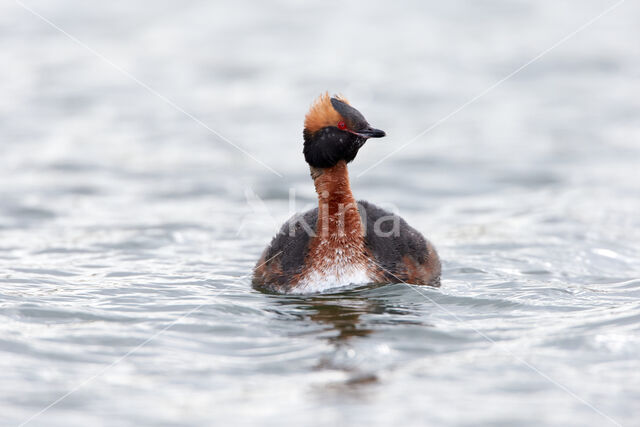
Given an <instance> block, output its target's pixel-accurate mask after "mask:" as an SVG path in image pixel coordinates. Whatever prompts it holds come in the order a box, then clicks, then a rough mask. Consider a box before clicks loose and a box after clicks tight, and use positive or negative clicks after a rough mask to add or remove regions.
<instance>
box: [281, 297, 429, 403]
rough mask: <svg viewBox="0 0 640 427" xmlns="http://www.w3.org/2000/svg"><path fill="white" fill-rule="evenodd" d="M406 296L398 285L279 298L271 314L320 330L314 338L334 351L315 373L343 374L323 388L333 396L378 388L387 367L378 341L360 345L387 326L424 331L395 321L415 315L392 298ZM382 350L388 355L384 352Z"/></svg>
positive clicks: (319, 364) (420, 323)
mask: <svg viewBox="0 0 640 427" xmlns="http://www.w3.org/2000/svg"><path fill="white" fill-rule="evenodd" d="M407 290H409V288H402V287H398V286H397V285H375V286H365V287H359V288H356V289H350V290H346V291H342V292H339V293H333V294H322V295H309V296H290V295H279V296H277V297H275V296H274V301H273V302H274V303H275V304H273V305H272V308H271V310H272V311H274V312H276V313H278V315H280V316H285V317H286V318H288V319H290V320H294V319H295V321H297V322H305V321H306V322H309V323H310V324H311V326H321V327H322V329H321V332H320V333H318V331H317V328H314V334H317V336H318V338H320V339H324V340H326V342H327V343H329V344H330V345H331V347H332V350H331V351H330V352H328V353H327V354H325V355H324V356H322V357H321V358H320V359H319V360H318V363H317V364H316V366H315V369H316V370H327V371H341V372H343V373H345V374H347V375H346V378H345V379H344V380H342V381H339V382H330V383H328V384H327V385H326V386H327V387H328V388H330V389H332V390H345V391H348V390H351V389H353V388H354V387H355V388H358V387H361V386H367V385H371V384H376V383H378V382H379V376H378V372H379V371H380V370H381V369H383V368H386V367H387V366H386V364H385V363H381V361H380V360H379V359H380V358H381V357H382V356H381V355H380V343H379V342H378V341H379V340H372V341H371V342H364V341H363V340H364V339H367V338H369V337H371V336H372V335H374V334H375V333H376V332H377V331H378V332H379V331H380V330H381V329H382V328H384V326H385V325H390V324H400V323H402V324H405V325H406V324H415V325H421V326H428V325H426V324H425V323H423V322H417V321H415V319H414V320H411V319H406V318H405V319H401V318H399V316H402V317H406V316H407V315H416V316H417V314H418V313H417V311H416V307H415V304H409V303H407V301H402V299H401V300H398V299H397V298H395V299H394V298H393V296H403V295H405V294H406V291H407ZM409 292H411V291H410V290H409ZM413 302H414V303H415V301H413ZM412 305H413V307H412ZM409 317H411V316H409ZM294 329H299V328H294ZM373 341H376V342H373ZM384 348H385V349H387V351H388V346H386V345H385V347H384Z"/></svg>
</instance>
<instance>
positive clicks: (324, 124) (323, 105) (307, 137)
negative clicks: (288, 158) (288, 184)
mask: <svg viewBox="0 0 640 427" xmlns="http://www.w3.org/2000/svg"><path fill="white" fill-rule="evenodd" d="M385 135H386V134H385V133H384V131H382V130H379V129H374V128H373V127H371V126H370V125H369V123H368V122H367V120H366V119H365V118H364V116H363V115H362V114H361V113H360V111H358V110H356V109H355V108H353V107H352V106H351V105H350V104H349V101H347V100H346V99H345V98H343V97H341V96H334V97H329V94H328V93H325V94H323V95H321V96H320V97H318V98H317V99H316V100H315V101H314V102H313V104H312V105H311V109H310V110H309V112H308V113H307V115H306V117H305V120H304V131H303V136H304V149H303V153H304V158H305V160H306V161H307V163H309V165H310V166H312V167H314V168H330V167H332V166H335V165H336V163H338V162H339V161H340V160H344V161H346V162H347V163H349V162H350V161H352V160H353V159H354V158H355V157H356V154H358V150H359V149H360V148H361V147H362V146H363V145H364V143H365V142H366V141H367V139H369V138H382V137H383V136H385Z"/></svg>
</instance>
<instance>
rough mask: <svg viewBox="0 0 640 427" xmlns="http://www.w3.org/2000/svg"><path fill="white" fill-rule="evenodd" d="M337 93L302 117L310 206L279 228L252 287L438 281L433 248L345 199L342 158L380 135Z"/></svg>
mask: <svg viewBox="0 0 640 427" xmlns="http://www.w3.org/2000/svg"><path fill="white" fill-rule="evenodd" d="M385 135H386V134H385V132H384V131H382V130H379V129H374V128H373V127H371V126H370V125H369V123H368V122H367V120H366V119H365V118H364V116H363V115H362V114H361V113H360V112H359V111H358V110H356V109H355V108H354V107H352V106H351V105H350V103H349V101H347V99H345V98H344V97H341V96H334V97H330V96H329V94H328V93H325V94H323V95H321V96H320V97H319V98H317V99H316V100H315V101H314V102H313V104H312V105H311V108H310V110H309V112H308V113H307V115H306V117H305V121H304V131H303V138H304V148H303V154H304V158H305V160H306V162H307V163H308V164H309V167H310V170H311V177H312V178H313V183H314V185H315V189H316V193H317V194H318V207H317V208H314V209H311V210H309V211H307V212H305V213H303V214H296V215H294V216H293V217H292V218H291V219H289V220H288V221H287V222H285V224H284V225H283V226H282V228H281V229H280V231H279V232H278V234H277V235H276V236H275V237H274V238H273V240H272V241H271V243H270V244H269V246H267V248H266V249H265V250H264V252H263V253H262V256H261V257H260V259H259V260H258V262H257V264H256V266H255V268H254V271H253V281H252V282H253V285H254V286H255V287H257V288H261V289H265V290H268V291H272V292H278V293H312V292H322V291H325V290H327V289H331V288H335V287H342V286H347V285H351V284H365V283H401V282H403V283H411V284H417V285H432V286H440V259H439V257H438V254H437V252H436V250H435V248H434V247H433V245H432V244H431V243H430V242H429V241H428V240H426V239H425V238H424V237H423V236H422V234H420V232H418V231H417V230H415V229H414V228H412V227H411V226H409V225H408V224H407V223H406V221H405V220H404V219H402V218H401V217H400V216H398V215H395V214H393V213H391V212H388V211H386V210H383V209H381V208H379V207H377V206H375V205H374V204H372V203H369V202H366V201H359V202H357V203H356V200H355V199H354V197H353V194H352V192H351V186H350V184H349V174H348V171H347V163H349V162H351V161H352V160H353V159H354V158H355V157H356V155H357V153H358V150H360V149H361V148H362V146H363V145H364V144H365V142H367V140H368V139H369V138H381V137H384V136H385Z"/></svg>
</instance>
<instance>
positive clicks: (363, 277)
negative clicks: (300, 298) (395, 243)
mask: <svg viewBox="0 0 640 427" xmlns="http://www.w3.org/2000/svg"><path fill="white" fill-rule="evenodd" d="M350 258H351V257H348V256H345V255H344V254H343V253H341V252H340V251H339V250H338V251H337V252H336V254H335V256H333V257H329V258H324V259H323V260H322V262H321V263H319V264H318V267H317V268H315V269H313V270H311V271H309V273H307V275H306V276H304V277H303V278H302V279H301V280H300V282H298V285H297V286H296V287H294V288H293V289H292V290H291V293H296V294H306V293H313V292H322V291H325V290H327V289H331V288H339V287H342V286H348V285H355V284H365V283H370V282H372V281H373V278H372V277H370V275H369V273H368V271H367V269H366V267H365V266H364V265H361V264H355V265H354V264H352V263H351V262H350V261H351V259H350Z"/></svg>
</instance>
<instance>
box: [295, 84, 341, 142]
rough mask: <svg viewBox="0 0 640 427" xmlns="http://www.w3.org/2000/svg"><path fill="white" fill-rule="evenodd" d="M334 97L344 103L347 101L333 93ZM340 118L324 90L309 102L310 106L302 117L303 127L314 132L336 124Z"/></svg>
mask: <svg viewBox="0 0 640 427" xmlns="http://www.w3.org/2000/svg"><path fill="white" fill-rule="evenodd" d="M334 98H336V99H338V100H340V101H342V102H344V103H346V104H348V103H349V101H347V99H346V98H345V97H343V96H342V95H335V96H334ZM341 120H344V119H343V118H342V116H341V115H340V113H338V112H337V111H336V110H335V109H334V108H333V105H331V97H330V96H329V92H325V93H323V94H322V95H320V96H319V97H318V98H316V100H315V101H313V104H311V108H310V109H309V112H308V113H307V115H306V116H305V118H304V128H305V129H306V130H308V131H309V132H311V133H314V132H316V131H318V130H320V129H322V128H324V127H327V126H336V125H337V124H338V122H339V121H341Z"/></svg>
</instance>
